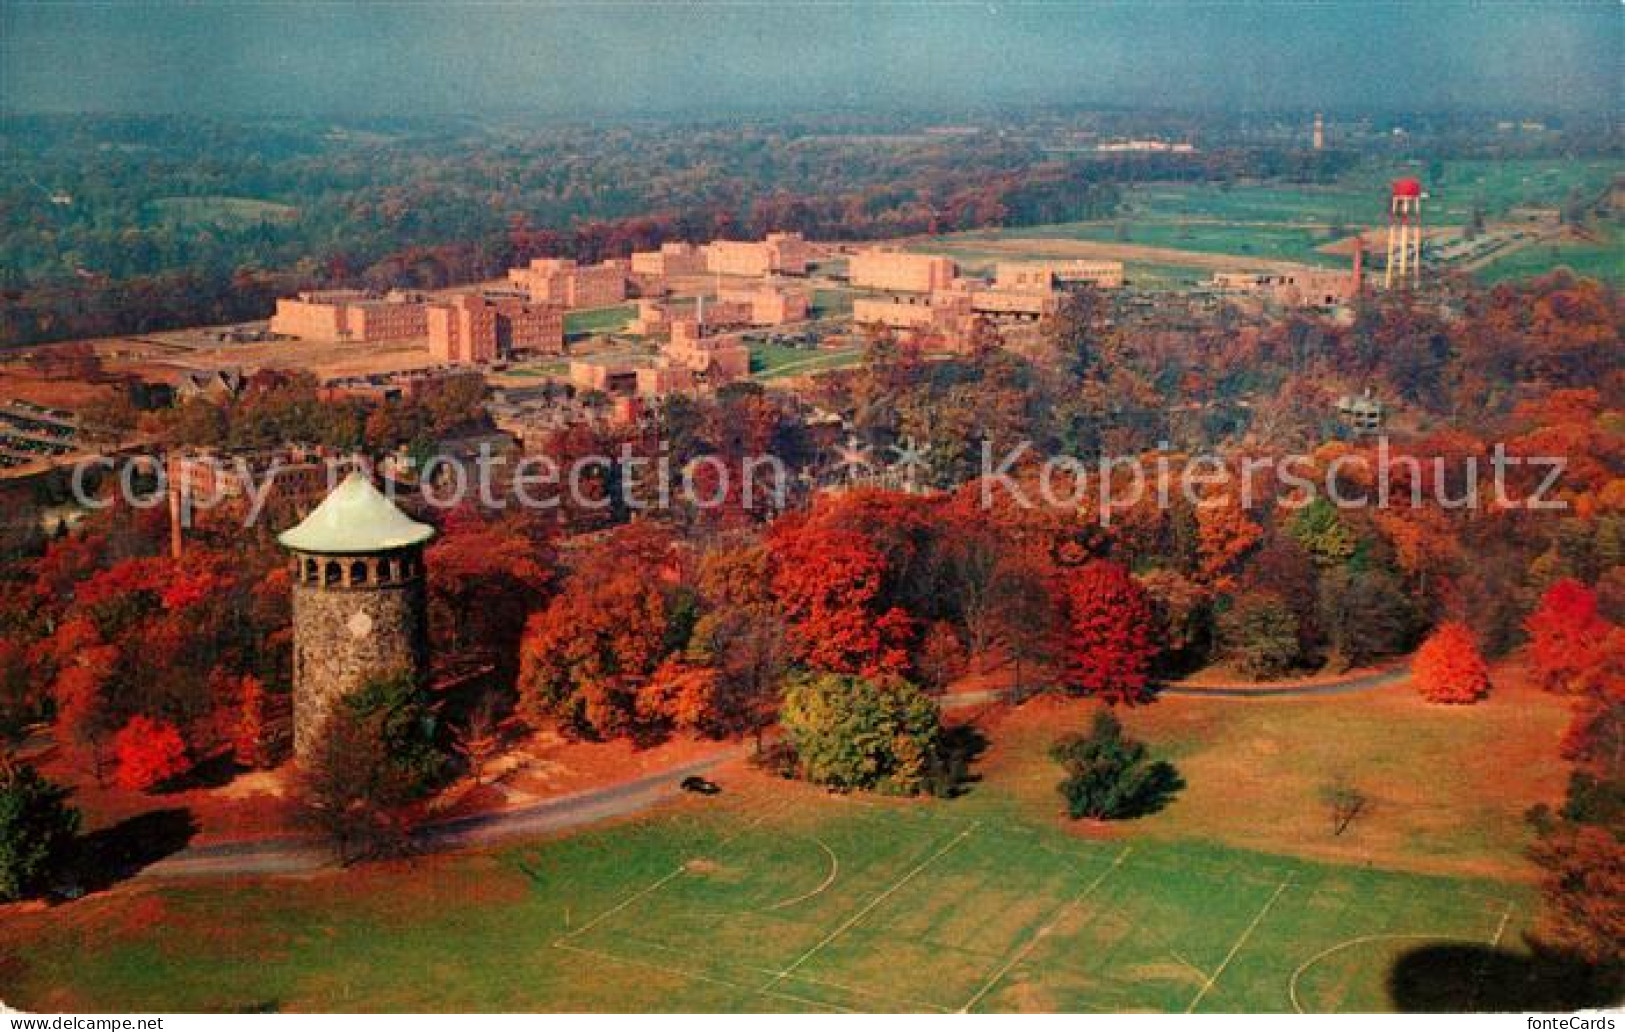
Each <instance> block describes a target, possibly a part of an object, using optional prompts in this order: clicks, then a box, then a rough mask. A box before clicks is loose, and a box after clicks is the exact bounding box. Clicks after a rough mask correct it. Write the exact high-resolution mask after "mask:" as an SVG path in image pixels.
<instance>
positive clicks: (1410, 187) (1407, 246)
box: [1382, 179, 1426, 287]
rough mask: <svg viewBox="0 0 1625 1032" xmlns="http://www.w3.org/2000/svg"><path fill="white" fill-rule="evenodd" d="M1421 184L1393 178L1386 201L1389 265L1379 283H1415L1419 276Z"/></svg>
mask: <svg viewBox="0 0 1625 1032" xmlns="http://www.w3.org/2000/svg"><path fill="white" fill-rule="evenodd" d="M1425 196H1426V195H1425V194H1424V193H1422V183H1421V181H1420V180H1416V179H1396V180H1394V182H1393V189H1392V197H1391V198H1390V200H1389V202H1388V267H1387V269H1385V270H1384V272H1383V276H1382V285H1383V286H1385V287H1392V286H1393V285H1394V284H1395V283H1396V282H1397V283H1399V284H1400V285H1401V286H1412V287H1414V286H1416V284H1417V282H1418V281H1419V280H1420V279H1421V275H1422V198H1423V197H1425Z"/></svg>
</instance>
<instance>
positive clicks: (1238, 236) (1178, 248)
mask: <svg viewBox="0 0 1625 1032" xmlns="http://www.w3.org/2000/svg"><path fill="white" fill-rule="evenodd" d="M1621 171H1622V169H1621V168H1620V166H1619V165H1618V163H1616V162H1609V161H1558V160H1520V161H1507V162H1490V161H1446V162H1440V163H1438V165H1437V167H1428V168H1424V167H1419V166H1413V165H1410V164H1407V163H1404V162H1396V163H1393V164H1385V163H1367V164H1364V165H1362V166H1360V167H1359V168H1357V169H1355V170H1354V171H1352V172H1350V173H1349V174H1348V175H1346V176H1345V177H1344V178H1343V179H1342V180H1341V181H1340V182H1338V183H1336V184H1334V185H1330V186H1279V185H1267V184H1259V183H1241V184H1236V185H1221V184H1207V183H1202V184H1189V185H1180V184H1156V185H1150V186H1144V187H1138V188H1133V189H1130V190H1128V191H1126V193H1125V195H1124V206H1123V211H1122V213H1121V215H1120V216H1119V217H1118V218H1114V219H1106V220H1096V221H1091V222H1074V223H1062V224H1056V225H1048V226H1022V227H1015V228H1011V229H1002V230H978V231H972V232H966V233H957V234H952V235H949V236H946V237H942V238H939V239H937V240H933V241H922V242H917V243H916V245H915V248H916V249H917V250H927V251H935V252H940V253H944V254H950V255H953V256H954V257H956V258H959V259H960V260H961V261H962V262H964V263H965V264H966V265H967V267H968V268H969V270H970V271H972V272H981V271H983V267H984V266H987V265H990V264H991V262H992V261H994V260H997V259H999V258H1045V257H1073V256H1075V257H1098V258H1117V259H1120V260H1123V261H1125V262H1129V263H1134V264H1141V265H1145V264H1153V265H1161V266H1165V267H1175V268H1180V267H1182V268H1186V269H1193V270H1210V269H1214V268H1220V267H1225V268H1236V267H1267V266H1269V265H1271V264H1275V263H1283V262H1285V263H1294V264H1300V265H1312V266H1320V267H1328V268H1343V267H1345V266H1347V264H1348V257H1347V256H1346V255H1342V254H1329V253H1326V252H1325V251H1324V250H1322V249H1323V248H1324V247H1325V246H1326V245H1327V244H1329V243H1331V242H1333V241H1335V240H1338V239H1341V238H1342V237H1343V236H1345V235H1347V233H1349V232H1352V231H1355V230H1358V229H1361V228H1366V229H1368V230H1369V229H1372V228H1373V227H1379V226H1381V225H1383V224H1384V222H1385V219H1386V217H1387V214H1386V207H1385V199H1386V196H1387V184H1388V181H1389V180H1390V179H1392V178H1397V177H1399V176H1402V175H1418V176H1421V177H1422V178H1423V179H1424V181H1425V182H1426V183H1427V187H1428V190H1429V195H1430V196H1429V201H1428V206H1427V210H1426V215H1427V222H1428V224H1429V225H1432V226H1437V227H1451V229H1452V230H1454V229H1455V227H1459V226H1461V225H1463V224H1465V223H1466V222H1467V221H1468V220H1469V219H1470V218H1471V216H1472V212H1473V210H1474V209H1475V208H1481V209H1482V210H1483V211H1484V213H1485V216H1486V217H1487V218H1488V219H1490V220H1492V221H1494V220H1497V219H1503V218H1506V219H1510V220H1511V223H1510V224H1513V225H1517V224H1518V218H1517V214H1516V212H1514V211H1513V209H1514V208H1517V207H1519V206H1534V207H1545V208H1558V207H1561V206H1563V205H1564V204H1566V203H1567V201H1568V200H1569V198H1570V196H1571V195H1574V194H1577V195H1578V196H1582V197H1587V198H1589V197H1594V196H1595V195H1596V194H1598V193H1599V192H1600V191H1601V190H1602V189H1603V188H1604V187H1606V186H1607V184H1608V183H1609V181H1610V180H1611V179H1612V178H1613V177H1614V176H1615V175H1618V174H1619V173H1620V172H1621ZM1180 252H1186V254H1185V256H1184V257H1183V258H1182V257H1181V255H1180ZM1618 253H1619V251H1618V242H1617V241H1610V240H1602V241H1599V242H1598V243H1597V244H1595V245H1592V244H1585V243H1580V242H1569V243H1567V244H1565V245H1564V246H1561V247H1556V248H1554V247H1551V246H1544V245H1543V246H1537V247H1533V248H1530V249H1528V250H1527V251H1523V252H1518V253H1516V254H1515V255H1509V256H1508V257H1507V258H1506V259H1504V260H1503V261H1498V262H1495V263H1492V265H1491V266H1490V267H1489V269H1487V270H1485V278H1487V279H1490V280H1496V279H1503V278H1508V277H1511V276H1525V275H1536V274H1539V273H1542V272H1546V271H1549V270H1550V269H1551V268H1553V267H1555V266H1556V265H1558V264H1568V265H1569V266H1571V267H1572V268H1574V269H1575V270H1576V271H1578V272H1582V273H1584V274H1586V275H1601V276H1604V277H1606V278H1611V279H1613V280H1615V281H1618V280H1619V279H1620V273H1619V269H1618V266H1619V264H1620V261H1619V258H1618ZM1199 278H1206V277H1205V276H1201V277H1199ZM1171 279H1172V280H1173V281H1174V282H1181V281H1182V280H1183V277H1171ZM1152 285H1157V284H1156V282H1155V281H1154V280H1153V281H1152Z"/></svg>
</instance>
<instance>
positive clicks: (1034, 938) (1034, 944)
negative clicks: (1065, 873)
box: [959, 846, 1134, 1014]
mask: <svg viewBox="0 0 1625 1032" xmlns="http://www.w3.org/2000/svg"><path fill="white" fill-rule="evenodd" d="M1132 852H1134V847H1133V846H1124V847H1123V851H1122V852H1121V853H1118V854H1117V859H1115V860H1113V861H1112V862H1111V864H1110V865H1109V866H1108V867H1107V868H1106V869H1105V870H1104V871H1101V872H1100V873H1099V874H1097V875H1096V876H1095V879H1094V880H1093V881H1091V882H1090V883H1089V884H1088V885H1086V886H1084V889H1083V891H1082V892H1080V893H1078V894H1077V895H1076V896H1073V897H1072V898H1071V899H1069V900H1067V901H1066V902H1065V903H1063V904H1061V907H1060V909H1058V910H1057V911H1055V914H1054V915H1053V916H1052V917H1051V918H1050V920H1049V923H1047V924H1045V925H1044V927H1042V928H1040V929H1038V931H1036V932H1034V933H1033V934H1032V935H1031V936H1030V937H1029V938H1028V939H1027V941H1026V942H1025V943H1023V944H1022V945H1021V948H1020V949H1018V950H1016V952H1015V953H1013V954H1011V955H1010V957H1009V959H1007V960H1006V961H1005V962H1004V963H1003V964H1001V965H1000V966H999V969H998V970H997V971H995V972H993V976H992V977H991V978H989V979H988V980H987V982H986V983H984V984H983V986H982V988H980V989H978V990H977V991H976V993H975V995H973V996H972V997H971V998H970V999H969V1000H966V1001H965V1003H964V1004H963V1005H962V1006H961V1007H960V1008H959V1013H960V1014H968V1013H969V1012H970V1009H971V1008H972V1007H974V1006H976V1005H977V1004H978V1003H980V1002H981V1001H982V997H984V996H986V995H987V994H988V993H990V992H992V991H993V987H994V986H996V985H998V984H999V982H1001V981H1002V980H1003V979H1004V976H1005V975H1007V974H1009V973H1010V972H1011V970H1012V969H1014V968H1015V966H1016V965H1017V964H1019V963H1021V962H1022V961H1023V960H1026V959H1027V955H1028V954H1030V953H1032V951H1033V950H1035V949H1037V948H1038V944H1039V942H1041V941H1042V940H1043V939H1045V938H1046V937H1048V936H1049V935H1050V933H1052V932H1054V931H1055V926H1056V925H1059V924H1060V923H1061V921H1062V920H1063V919H1064V918H1065V917H1066V916H1067V915H1068V914H1070V913H1071V912H1072V911H1073V910H1074V909H1075V908H1076V907H1077V906H1078V905H1079V904H1081V903H1082V902H1083V901H1084V900H1086V899H1088V898H1089V897H1090V896H1091V895H1093V894H1094V891H1095V890H1096V889H1098V888H1100V885H1101V883H1102V882H1104V881H1105V880H1106V878H1107V876H1108V875H1110V874H1111V873H1112V872H1113V871H1115V870H1117V869H1118V868H1119V867H1121V866H1122V865H1123V861H1124V860H1127V859H1128V855H1129V854H1130V853H1132Z"/></svg>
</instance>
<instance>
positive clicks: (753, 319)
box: [707, 286, 812, 326]
mask: <svg viewBox="0 0 1625 1032" xmlns="http://www.w3.org/2000/svg"><path fill="white" fill-rule="evenodd" d="M717 301H718V302H721V303H723V304H735V305H740V306H742V311H743V314H744V322H745V323H746V324H748V325H750V326H782V325H783V324H784V323H792V322H802V321H804V320H806V318H807V315H808V313H809V312H810V311H811V310H812V298H811V297H810V296H809V295H808V294H807V292H806V291H805V290H795V289H791V288H787V287H780V286H762V287H753V288H749V289H744V290H728V289H724V290H722V291H721V292H719V293H718V295H717ZM708 308H709V306H708ZM707 324H708V325H709V324H710V320H709V319H707Z"/></svg>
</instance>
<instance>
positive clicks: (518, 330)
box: [428, 294, 564, 364]
mask: <svg viewBox="0 0 1625 1032" xmlns="http://www.w3.org/2000/svg"><path fill="white" fill-rule="evenodd" d="M428 330H429V353H430V354H431V355H433V356H434V357H435V359H436V360H438V361H440V362H446V363H451V364H461V363H478V362H493V361H496V360H497V359H499V358H506V357H508V356H509V355H512V354H513V353H514V352H518V351H533V352H541V353H543V354H549V355H557V354H562V353H563V352H564V308H563V306H561V305H557V304H551V303H546V302H527V301H521V300H519V299H518V298H507V297H482V296H480V295H478V294H459V295H458V296H456V297H454V298H452V299H450V300H448V301H442V302H436V303H434V304H431V305H429V307H428Z"/></svg>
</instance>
